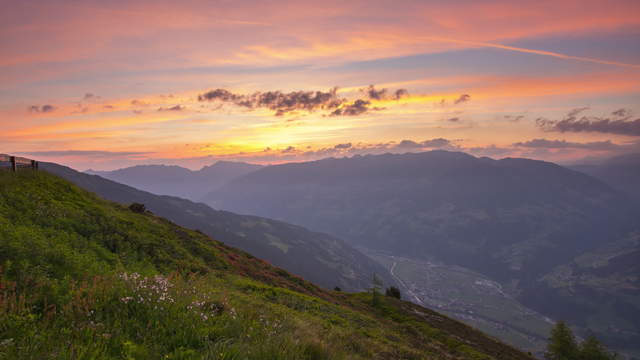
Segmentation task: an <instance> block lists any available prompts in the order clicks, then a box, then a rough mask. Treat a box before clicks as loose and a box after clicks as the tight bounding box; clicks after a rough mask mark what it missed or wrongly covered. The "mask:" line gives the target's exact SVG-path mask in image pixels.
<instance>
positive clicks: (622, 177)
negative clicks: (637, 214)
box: [571, 153, 640, 200]
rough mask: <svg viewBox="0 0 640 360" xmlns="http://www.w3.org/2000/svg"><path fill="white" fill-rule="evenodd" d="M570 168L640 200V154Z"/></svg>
mask: <svg viewBox="0 0 640 360" xmlns="http://www.w3.org/2000/svg"><path fill="white" fill-rule="evenodd" d="M571 168H572V169H574V170H577V171H581V172H583V173H585V174H588V175H591V176H593V177H595V178H598V179H600V180H602V181H604V182H605V183H607V184H609V185H611V186H612V187H614V188H616V189H619V190H622V191H624V192H626V193H628V194H630V195H633V196H634V197H635V198H636V199H637V200H640V153H635V154H626V155H621V156H616V157H613V158H610V159H607V160H604V161H602V162H600V163H598V164H591V165H574V166H571Z"/></svg>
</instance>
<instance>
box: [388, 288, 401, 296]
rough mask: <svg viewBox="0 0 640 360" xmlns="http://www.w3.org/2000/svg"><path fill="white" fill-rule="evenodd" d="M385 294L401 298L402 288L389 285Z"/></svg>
mask: <svg viewBox="0 0 640 360" xmlns="http://www.w3.org/2000/svg"><path fill="white" fill-rule="evenodd" d="M385 295H387V296H389V297H394V298H396V299H400V298H401V295H400V289H398V288H397V287H395V286H391V287H388V288H387V291H385Z"/></svg>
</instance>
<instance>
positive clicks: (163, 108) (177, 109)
mask: <svg viewBox="0 0 640 360" xmlns="http://www.w3.org/2000/svg"><path fill="white" fill-rule="evenodd" d="M185 109H186V107H185V106H182V105H176V106H172V107H167V108H165V107H159V108H158V111H182V110H185Z"/></svg>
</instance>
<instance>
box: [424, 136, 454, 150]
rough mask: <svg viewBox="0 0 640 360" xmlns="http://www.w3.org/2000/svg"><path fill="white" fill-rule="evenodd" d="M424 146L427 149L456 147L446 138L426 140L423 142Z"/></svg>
mask: <svg viewBox="0 0 640 360" xmlns="http://www.w3.org/2000/svg"><path fill="white" fill-rule="evenodd" d="M422 146H424V147H427V148H443V147H447V146H454V145H453V144H452V143H451V141H449V140H447V139H444V138H437V139H431V140H425V141H423V142H422Z"/></svg>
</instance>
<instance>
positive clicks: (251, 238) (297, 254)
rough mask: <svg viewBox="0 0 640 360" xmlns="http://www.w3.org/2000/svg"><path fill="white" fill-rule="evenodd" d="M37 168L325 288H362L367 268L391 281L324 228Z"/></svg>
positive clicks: (368, 281) (367, 277) (65, 169)
mask: <svg viewBox="0 0 640 360" xmlns="http://www.w3.org/2000/svg"><path fill="white" fill-rule="evenodd" d="M214 166H215V165H214ZM41 168H42V169H44V170H46V171H49V172H51V173H53V174H55V175H58V176H60V177H63V178H65V179H67V180H69V181H71V182H73V183H75V184H76V185H78V186H80V187H82V188H84V189H86V190H88V191H91V192H94V193H96V194H98V195H99V196H101V197H103V198H105V199H108V200H111V201H115V202H119V203H122V204H131V203H134V202H137V203H142V204H144V205H145V206H146V207H147V209H149V210H151V211H153V212H154V213H155V214H158V215H160V216H163V217H166V218H167V219H169V220H171V221H173V222H175V223H176V224H178V225H181V226H184V227H187V228H191V229H198V230H200V231H202V232H204V233H206V234H207V235H209V236H212V237H215V238H216V239H218V240H220V241H222V242H224V243H226V244H228V245H231V246H234V247H237V248H239V249H242V250H245V251H247V252H249V253H251V254H252V255H254V256H256V257H259V258H261V259H265V260H267V261H269V262H271V263H273V264H274V265H276V266H280V267H282V268H284V269H286V270H289V271H291V272H292V273H295V274H297V275H300V276H302V277H304V278H305V279H308V280H310V281H313V282H314V283H316V284H318V285H321V286H324V287H325V288H329V289H333V287H334V286H339V287H341V288H342V289H344V290H362V289H366V288H368V287H369V286H370V284H371V277H372V275H373V273H376V274H378V276H380V277H381V278H382V279H383V280H384V283H385V284H395V280H393V279H392V278H391V276H390V275H389V273H388V271H387V270H386V269H385V268H384V267H382V266H381V265H379V264H378V263H376V262H374V261H373V260H371V259H369V258H368V257H366V256H365V255H363V254H362V253H360V252H359V251H357V250H355V249H354V248H352V247H351V246H350V245H347V244H346V243H345V242H343V241H342V240H340V239H337V238H335V237H333V236H330V235H327V234H322V233H318V232H312V231H309V230H307V229H305V228H303V227H300V226H295V225H291V224H287V223H284V222H281V221H275V220H271V219H266V218H261V217H257V216H244V215H237V214H233V213H230V212H227V211H217V210H214V209H212V208H210V207H209V206H207V205H205V204H202V203H194V202H192V201H189V200H185V199H181V198H177V197H172V196H159V195H154V194H151V193H149V192H146V191H141V190H138V189H135V188H133V187H130V186H127V185H123V184H119V183H117V182H114V181H111V180H108V179H104V178H102V177H100V176H96V175H90V174H85V173H81V172H78V171H75V170H73V169H71V168H68V167H65V166H61V165H58V164H53V163H41ZM178 171H180V170H178Z"/></svg>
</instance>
